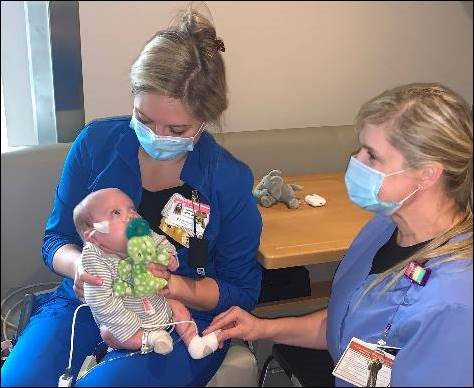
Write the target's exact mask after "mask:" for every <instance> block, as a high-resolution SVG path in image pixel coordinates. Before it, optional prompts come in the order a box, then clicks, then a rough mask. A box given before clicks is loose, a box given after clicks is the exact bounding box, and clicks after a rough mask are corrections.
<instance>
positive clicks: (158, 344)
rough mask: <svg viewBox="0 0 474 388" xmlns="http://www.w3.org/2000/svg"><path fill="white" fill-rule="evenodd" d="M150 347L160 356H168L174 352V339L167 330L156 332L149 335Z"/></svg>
mask: <svg viewBox="0 0 474 388" xmlns="http://www.w3.org/2000/svg"><path fill="white" fill-rule="evenodd" d="M148 345H150V346H153V350H154V351H155V353H158V354H168V353H170V352H171V351H172V350H173V339H172V338H171V336H170V334H169V333H168V332H167V331H166V330H154V331H151V332H150V333H149V334H148Z"/></svg>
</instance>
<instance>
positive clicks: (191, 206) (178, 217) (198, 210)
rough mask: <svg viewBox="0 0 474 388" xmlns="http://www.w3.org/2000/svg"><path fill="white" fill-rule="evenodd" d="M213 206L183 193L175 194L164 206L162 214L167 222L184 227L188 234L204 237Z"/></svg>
mask: <svg viewBox="0 0 474 388" xmlns="http://www.w3.org/2000/svg"><path fill="white" fill-rule="evenodd" d="M210 214H211V208H210V206H209V205H206V204H204V203H200V202H197V203H196V202H194V203H193V201H192V200H190V199H187V198H184V197H183V196H182V195H181V194H177V193H175V194H173V195H172V196H171V198H170V199H169V201H168V203H167V204H166V205H165V207H164V208H163V210H162V212H161V215H162V216H163V217H164V221H165V222H166V224H168V225H170V226H174V227H177V228H180V229H183V230H184V231H185V232H186V233H187V234H188V236H194V226H196V236H195V237H202V236H203V235H204V230H205V229H206V227H207V224H208V223H209V216H210Z"/></svg>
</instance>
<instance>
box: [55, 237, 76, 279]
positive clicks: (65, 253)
mask: <svg viewBox="0 0 474 388" xmlns="http://www.w3.org/2000/svg"><path fill="white" fill-rule="evenodd" d="M78 260H81V250H80V249H79V247H78V246H77V245H73V244H67V245H63V246H62V247H61V248H59V249H58V250H57V251H56V253H55V254H54V257H53V268H54V270H55V271H56V272H57V273H59V274H61V275H63V276H67V277H68V278H71V279H74V276H75V274H76V265H77V262H78Z"/></svg>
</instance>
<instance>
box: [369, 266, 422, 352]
mask: <svg viewBox="0 0 474 388" xmlns="http://www.w3.org/2000/svg"><path fill="white" fill-rule="evenodd" d="M425 263H426V261H424V262H423V263H422V264H421V265H420V264H418V263H417V262H415V261H412V262H410V263H409V264H408V265H407V267H406V269H405V271H404V273H403V275H404V276H405V277H407V278H408V279H410V280H411V283H412V284H413V283H416V284H418V285H419V286H422V287H423V286H424V285H425V284H426V282H427V281H428V278H429V277H430V275H431V269H430V268H425V267H424V264H425ZM410 288H411V285H410V287H408V288H407V290H406V291H405V294H404V295H403V299H402V301H401V302H400V303H399V304H398V306H397V308H396V309H395V311H394V313H393V314H392V316H391V318H390V320H389V321H388V323H387V325H386V326H385V329H384V331H383V335H382V338H380V339H379V340H378V341H377V343H378V344H379V345H380V347H382V348H383V347H385V345H386V344H387V338H388V335H389V333H390V329H391V328H392V322H393V320H394V318H395V315H396V314H397V312H398V309H399V308H400V306H401V305H402V303H403V301H404V300H405V298H406V296H407V294H408V291H409V290H410Z"/></svg>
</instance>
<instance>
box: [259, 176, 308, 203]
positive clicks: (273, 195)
mask: <svg viewBox="0 0 474 388" xmlns="http://www.w3.org/2000/svg"><path fill="white" fill-rule="evenodd" d="M281 175H282V173H281V171H280V170H272V171H270V172H269V173H268V174H267V175H265V176H264V177H263V178H262V180H261V181H260V182H259V183H258V185H257V186H256V187H255V189H254V190H253V195H254V197H255V199H256V200H257V202H258V203H259V204H260V205H261V206H263V207H270V206H272V205H274V204H275V203H277V202H283V203H284V204H286V206H288V208H290V209H296V208H298V207H299V206H300V203H299V201H298V198H296V195H295V191H296V190H301V189H302V188H303V186H300V185H295V184H287V183H285V182H284V180H283V177H282V176H281Z"/></svg>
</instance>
